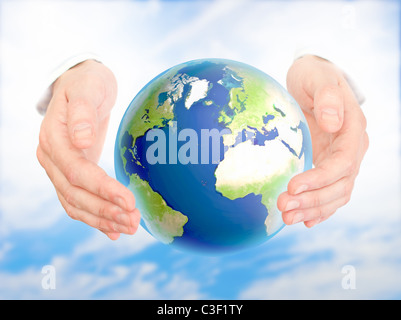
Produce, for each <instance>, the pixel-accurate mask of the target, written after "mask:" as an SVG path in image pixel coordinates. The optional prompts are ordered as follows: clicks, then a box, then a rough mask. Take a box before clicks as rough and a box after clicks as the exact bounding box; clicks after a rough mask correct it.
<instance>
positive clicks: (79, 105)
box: [67, 96, 98, 149]
mask: <svg viewBox="0 0 401 320" xmlns="http://www.w3.org/2000/svg"><path fill="white" fill-rule="evenodd" d="M97 117H98V116H97V105H96V104H95V102H94V101H93V99H92V100H91V99H90V98H88V97H84V96H73V97H72V98H70V99H69V101H68V105H67V126H68V134H69V136H70V140H71V142H72V144H73V145H74V146H75V147H77V148H79V149H88V148H90V147H92V146H93V145H94V143H95V141H96V133H97V123H98V119H97Z"/></svg>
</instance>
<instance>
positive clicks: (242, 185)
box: [115, 59, 312, 254]
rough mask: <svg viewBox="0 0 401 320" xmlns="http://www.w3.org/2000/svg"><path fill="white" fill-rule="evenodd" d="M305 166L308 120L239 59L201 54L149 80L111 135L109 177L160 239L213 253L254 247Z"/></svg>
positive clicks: (273, 227) (273, 224) (270, 230)
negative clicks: (112, 176) (281, 197)
mask: <svg viewBox="0 0 401 320" xmlns="http://www.w3.org/2000/svg"><path fill="white" fill-rule="evenodd" d="M311 166H312V144H311V137H310V133H309V129H308V125H307V122H306V120H305V118H304V115H303V113H302V111H301V109H300V107H299V106H298V104H297V103H296V101H295V100H294V99H293V98H292V97H291V96H290V95H289V94H288V92H287V91H286V90H285V89H284V88H283V87H282V86H281V85H280V84H279V83H278V82H276V81H275V80H274V79H272V78H271V77H270V76H268V75H267V74H265V73H263V72H262V71H260V70H258V69H256V68H254V67H252V66H249V65H247V64H244V63H240V62H236V61H232V60H225V59H200V60H194V61H190V62H186V63H183V64H180V65H177V66H174V67H172V68H170V69H168V70H166V71H165V72H163V73H161V74H160V75H158V76H157V77H156V78H154V79H153V80H152V81H150V82H149V83H148V84H147V85H146V86H145V87H144V88H143V89H142V90H141V91H140V92H139V93H138V94H137V95H136V97H135V98H134V99H133V101H132V102H131V104H130V105H129V106H128V108H127V110H126V112H125V114H124V116H123V119H122V120H121V123H120V127H119V129H118V133H117V138H116V143H115V171H116V177H117V179H118V180H119V181H120V182H121V183H123V184H124V185H125V186H127V187H128V188H129V189H130V190H131V191H132V192H133V193H134V195H135V197H136V206H137V208H138V209H139V210H140V212H141V218H142V220H141V225H142V226H143V227H144V228H145V229H146V230H147V231H148V232H149V233H151V234H152V235H153V236H154V237H155V238H156V239H158V240H160V241H161V242H163V243H165V244H168V245H171V246H174V247H175V248H178V249H184V250H189V251H194V252H203V253H210V254H218V253H223V252H233V251H237V250H243V249H246V248H249V247H254V246H256V245H260V244H262V243H264V242H266V241H267V240H268V239H270V238H271V237H273V236H274V235H275V234H277V233H278V232H279V231H280V230H281V229H282V228H283V227H284V223H283V221H282V218H281V213H280V212H279V210H278V208H277V206H276V202H277V197H278V196H279V194H280V193H282V192H283V191H285V190H286V188H287V184H288V182H289V180H290V179H291V178H292V177H293V176H294V175H296V174H298V173H300V172H303V171H305V170H308V169H310V168H311Z"/></svg>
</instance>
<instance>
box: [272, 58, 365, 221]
mask: <svg viewBox="0 0 401 320" xmlns="http://www.w3.org/2000/svg"><path fill="white" fill-rule="evenodd" d="M287 88H288V91H289V92H290V94H291V95H292V96H293V97H294V98H295V100H296V101H297V102H298V104H299V105H300V107H301V108H302V111H303V113H304V115H305V118H306V120H307V121H308V125H309V129H310V132H311V136H312V147H313V163H314V165H315V167H314V168H313V169H310V170H307V171H305V172H303V173H300V174H298V175H296V176H295V177H293V178H292V179H291V180H290V182H289V184H288V189H287V191H286V192H284V193H282V194H281V195H280V196H279V198H278V200H277V206H278V208H279V210H280V211H281V212H282V215H283V221H284V222H285V223H286V224H295V223H298V222H303V223H304V224H305V226H306V227H309V228H310V227H312V226H314V225H316V224H318V223H320V222H322V221H324V220H326V219H327V218H329V217H330V216H331V215H332V214H333V213H334V212H335V211H336V210H337V209H338V208H340V207H342V206H344V205H345V204H346V203H348V202H349V200H350V198H351V193H352V189H353V186H354V182H355V178H356V176H357V175H358V172H359V168H360V165H361V162H362V159H363V157H364V155H365V153H366V150H367V148H368V145H369V139H368V135H367V133H366V118H365V116H364V114H363V112H362V110H361V108H360V106H359V103H358V101H357V99H356V97H355V95H354V93H353V91H352V89H351V88H350V86H349V84H348V82H347V80H346V79H345V78H344V75H343V73H342V71H341V70H339V69H338V68H337V67H336V66H335V65H334V64H332V63H331V62H329V61H327V60H324V59H321V58H318V57H315V56H310V55H308V56H304V57H302V58H300V59H298V60H296V61H295V62H294V63H293V65H292V66H291V68H290V69H289V71H288V74H287Z"/></svg>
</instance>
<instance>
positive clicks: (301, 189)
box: [294, 184, 308, 194]
mask: <svg viewBox="0 0 401 320" xmlns="http://www.w3.org/2000/svg"><path fill="white" fill-rule="evenodd" d="M307 189H308V186H307V185H305V184H303V185H302V186H299V187H298V188H297V189H296V190H295V192H294V194H300V193H302V192H304V191H306V190H307Z"/></svg>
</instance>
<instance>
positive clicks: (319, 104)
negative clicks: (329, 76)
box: [313, 84, 344, 133]
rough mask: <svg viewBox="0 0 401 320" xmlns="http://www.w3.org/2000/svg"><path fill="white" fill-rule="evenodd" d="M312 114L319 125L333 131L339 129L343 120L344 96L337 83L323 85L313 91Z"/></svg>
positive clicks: (325, 129)
mask: <svg viewBox="0 0 401 320" xmlns="http://www.w3.org/2000/svg"><path fill="white" fill-rule="evenodd" d="M313 100H314V102H313V104H314V109H313V111H314V114H315V119H316V121H317V123H318V125H319V127H320V128H321V129H322V130H324V131H326V132H328V133H334V132H337V131H338V130H340V129H341V127H342V125H343V120H344V96H343V92H342V91H341V88H340V87H339V86H338V85H333V84H329V85H327V84H326V85H323V86H320V87H318V88H317V89H316V91H315V93H314V98H313Z"/></svg>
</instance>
